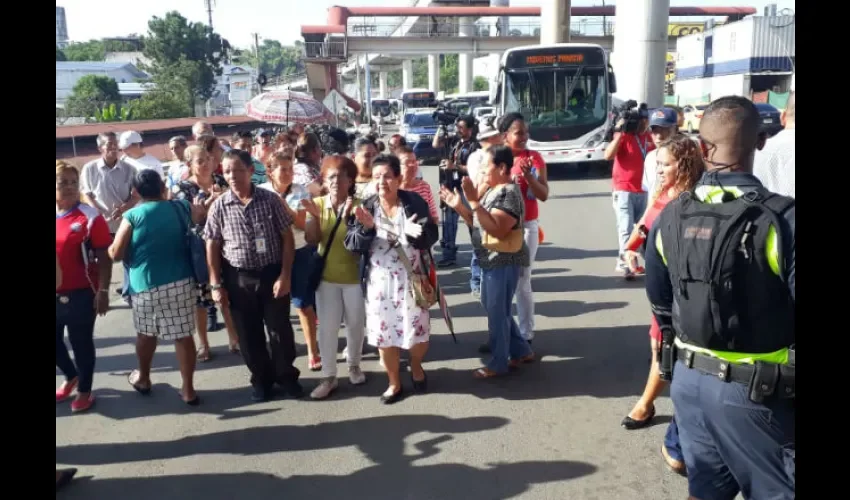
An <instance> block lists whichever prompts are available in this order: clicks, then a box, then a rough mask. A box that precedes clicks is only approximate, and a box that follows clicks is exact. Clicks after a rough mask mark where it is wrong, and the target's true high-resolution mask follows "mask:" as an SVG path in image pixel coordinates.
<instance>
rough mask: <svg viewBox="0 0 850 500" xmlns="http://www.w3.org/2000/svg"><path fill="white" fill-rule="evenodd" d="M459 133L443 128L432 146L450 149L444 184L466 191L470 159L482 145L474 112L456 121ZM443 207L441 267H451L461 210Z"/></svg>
mask: <svg viewBox="0 0 850 500" xmlns="http://www.w3.org/2000/svg"><path fill="white" fill-rule="evenodd" d="M455 127H456V131H457V134H456V135H455V136H454V137H451V138H447V137H446V134H445V129H444V128H442V127H441V132H442V133H437V134H435V135H434V142H433V143H432V146H433V147H434V149H440V148H442V147H444V146H446V147H447V148H448V150H449V151H450V153H449V158H448V160H446V161H445V165H444V166H443V165H441V168H440V170H441V171H440V184H441V185H443V186H446V187H447V188H448V189H449V190H450V191H452V192H454V191H455V189H457V191H458V192H461V193H462V192H463V190H462V189H461V187H460V181H461V179H463V177H464V176H466V175H469V174H468V173H467V171H466V164H467V161H468V160H469V155H471V154H472V153H473V152H475V151H476V150H478V149H480V148H481V145H480V144H479V143H478V140H477V139H476V137H475V136H476V133H477V131H476V128H475V118H473V117H472V116H471V115H461V116H459V117H458V118H457V120H456V121H455ZM440 207H441V208H442V209H443V214H442V226H443V230H442V237H441V238H440V247H441V248H442V250H443V256H442V258H441V259H440V261H439V262H437V266H438V267H448V266H453V265H454V264H455V260H456V258H457V244H456V243H455V240H456V239H457V224H458V221H459V217H458V214H457V212H455V211H454V210H452V209H451V207H449V206H448V205H446V204H445V203H443V202H440Z"/></svg>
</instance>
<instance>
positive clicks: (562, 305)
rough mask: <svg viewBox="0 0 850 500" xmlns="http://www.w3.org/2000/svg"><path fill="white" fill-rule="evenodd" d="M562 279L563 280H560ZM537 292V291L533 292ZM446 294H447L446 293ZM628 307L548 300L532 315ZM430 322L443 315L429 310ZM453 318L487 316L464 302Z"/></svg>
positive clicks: (474, 304) (571, 314) (570, 314)
mask: <svg viewBox="0 0 850 500" xmlns="http://www.w3.org/2000/svg"><path fill="white" fill-rule="evenodd" d="M561 279H563V278H561ZM535 291H537V290H535ZM447 293H448V292H447ZM627 305H628V303H627V302H584V301H581V300H548V301H546V302H537V303H536V304H534V314H535V315H539V316H547V317H550V318H570V317H574V316H580V315H582V314H587V313H591V312H594V311H604V310H606V309H621V308H623V307H626V306H627ZM430 312H431V321H442V317H443V313H442V312H441V311H440V310H439V309H436V310H431V311H430ZM451 313H452V317H453V318H481V320H482V321H484V322H485V323H486V321H487V314H486V312H485V311H484V306H482V305H481V303H479V302H477V301H471V302H465V303H463V304H455V305H453V306H451ZM513 314H514V317H515V318H514V319H516V314H517V312H516V306H514V308H513Z"/></svg>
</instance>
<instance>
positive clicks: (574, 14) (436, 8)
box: [289, 0, 756, 99]
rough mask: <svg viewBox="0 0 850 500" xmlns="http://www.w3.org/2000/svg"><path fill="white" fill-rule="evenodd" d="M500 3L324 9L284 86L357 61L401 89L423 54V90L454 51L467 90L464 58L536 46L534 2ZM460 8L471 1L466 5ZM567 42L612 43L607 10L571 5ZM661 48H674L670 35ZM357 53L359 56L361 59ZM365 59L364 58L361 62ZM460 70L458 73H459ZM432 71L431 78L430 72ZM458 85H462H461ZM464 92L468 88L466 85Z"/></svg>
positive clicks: (330, 80) (707, 12) (326, 85)
mask: <svg viewBox="0 0 850 500" xmlns="http://www.w3.org/2000/svg"><path fill="white" fill-rule="evenodd" d="M497 2H498V3H500V4H503V5H504V4H506V3H507V1H505V0H494V1H493V2H491V1H490V0H481V1H479V0H470V1H467V2H461V3H464V5H467V6H463V7H456V6H454V7H446V6H445V5H446V4H452V3H454V4H455V5H456V4H457V3H458V0H455V1H453V2H446V1H438V0H415V1H414V3H413V6H411V7H339V6H335V7H331V8H329V9H328V20H327V24H326V25H321V26H315V25H305V26H302V29H301V32H302V35H303V36H304V40H305V41H304V58H305V62H306V66H307V73H306V78H305V80H306V82H305V81H303V80H300V81H294V82H290V83H289V86H290V88H292V89H296V88H306V89H307V90H309V91H310V92H312V93H313V94H314V96H315V97H316V98H319V99H323V98H324V96H325V94H326V93H327V92H328V91H329V90H330V89H337V90H338V91H339V90H340V89H339V77H340V76H342V77H351V76H354V75H355V74H356V72H357V68H358V65H359V66H360V67H362V65H363V64H366V63H368V64H369V66H370V69H375V70H376V71H378V72H379V73H382V78H381V80H382V83H383V81H384V80H385V79H386V77H385V74H386V71H388V70H391V69H395V68H398V67H399V66H401V67H402V69H403V76H404V78H403V80H404V81H405V83H404V85H405V86H406V87H411V86H412V69H411V68H412V65H411V64H410V62H409V61H410V60H411V59H414V58H419V57H422V56H426V55H427V56H429V83H430V84H431V85H429V87H435V88H434V89H433V90H439V89H438V88H436V87H437V86H438V82H439V64H438V59H437V57H438V54H461V58H462V59H464V61H461V62H462V64H461V68H460V71H461V75H459V76H460V77H461V79H462V80H464V81H467V85H466V87H471V81H472V74H471V73H472V58H473V57H475V56H483V55H489V54H501V53H502V52H504V51H505V50H507V49H509V48H512V47H517V46H522V45H532V44H535V43H539V39H540V25H539V17H540V11H541V9H540V8H539V7H491V6H489V5H491V3H492V4H496V3H497ZM468 5H477V6H474V7H469V6H468ZM755 13H756V9H755V8H752V7H671V8H670V16H704V17H705V16H711V17H714V16H726V17H728V18H729V19H730V20H735V19H740V18H743V17H745V16H747V15H751V14H755ZM570 14H571V18H572V22H571V29H570V32H571V38H570V41H572V42H583V43H594V44H598V45H601V46H603V47H605V48H608V49H609V50H610V48H611V47H612V46H613V39H614V37H613V33H614V30H613V22H610V21H608V20H607V18H609V17H610V18H611V19H612V20H613V18H614V15H615V8H614V7H613V6H608V7H572V8H571V9H570ZM668 43H669V46H670V48H671V49H675V45H676V38H675V36H671V37H670V39H669V42H668ZM364 56H365V57H364ZM364 59H365V60H364ZM464 70H466V71H464ZM435 75H436V76H435ZM461 87H462V90H463V87H465V86H464V85H462V86H461ZM469 90H471V88H470V89H469Z"/></svg>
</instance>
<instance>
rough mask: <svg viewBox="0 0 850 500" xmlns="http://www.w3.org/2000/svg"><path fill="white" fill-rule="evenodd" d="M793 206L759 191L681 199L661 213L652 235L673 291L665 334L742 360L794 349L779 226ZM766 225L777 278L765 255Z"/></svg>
mask: <svg viewBox="0 0 850 500" xmlns="http://www.w3.org/2000/svg"><path fill="white" fill-rule="evenodd" d="M727 196H728V195H727ZM793 206H794V199H792V198H788V197H785V196H780V195H778V194H775V193H771V192H769V191H767V190H765V189H763V188H759V189H756V190H753V191H749V192H746V193H744V194H743V195H742V196H740V197H738V198H736V199H732V200H729V201H724V202H723V203H716V204H710V203H703V202H701V201H700V200H698V199H696V198H695V197H694V196H693V195H692V194H691V193H689V192H686V193H683V194H682V195H681V196H680V197H679V198H678V199H676V200H674V201H672V202H671V203H670V204H669V205H668V206H667V207H666V208H665V210H664V211H663V212H662V214H661V217H660V220H659V222H660V223H661V225H660V226H659V227H660V231H661V238H662V247H663V252H664V254H665V256H666V257H667V267H668V269H669V272H670V279H671V283H672V285H673V295H674V299H673V328H674V329H675V331H676V335H677V336H678V337H679V338H680V339H681V340H682V341H684V342H687V343H689V344H692V345H696V346H698V347H704V348H707V349H714V350H721V351H731V352H745V353H767V352H773V351H776V350H779V349H782V348H784V347H788V346H790V345H792V344H793V343H794V339H795V335H794V312H795V307H794V301H793V300H792V298H791V293H790V291H789V290H788V287H787V285H786V282H785V270H784V264H785V261H784V258H785V256H784V255H783V253H784V252H783V241H784V240H783V239H782V238H783V234H782V228H783V225H782V224H781V217H782V214H784V213H785V211H787V210H788V209H790V208H791V207H793ZM771 225H772V226H773V227H774V228H775V230H776V235H777V243H778V254H779V259H778V260H779V266H780V269H779V274H778V275H777V274H776V273H774V272H773V271H772V270H771V268H770V264H769V262H768V260H767V254H766V249H767V245H768V232H769V228H770V226H771Z"/></svg>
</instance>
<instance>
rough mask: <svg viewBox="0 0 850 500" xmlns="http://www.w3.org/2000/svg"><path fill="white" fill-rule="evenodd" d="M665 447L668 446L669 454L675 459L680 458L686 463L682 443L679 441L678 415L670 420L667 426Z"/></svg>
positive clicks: (680, 460)
mask: <svg viewBox="0 0 850 500" xmlns="http://www.w3.org/2000/svg"><path fill="white" fill-rule="evenodd" d="M664 447H665V448H667V454H668V455H670V458H672V459H673V460H678V461H679V462H682V463H684V462H685V457H684V456H682V445H681V444H680V443H679V426H678V425H677V424H676V416H675V415H674V416H673V418H672V419H671V420H670V424H669V425H668V426H667V432H666V433H665V434H664Z"/></svg>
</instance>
